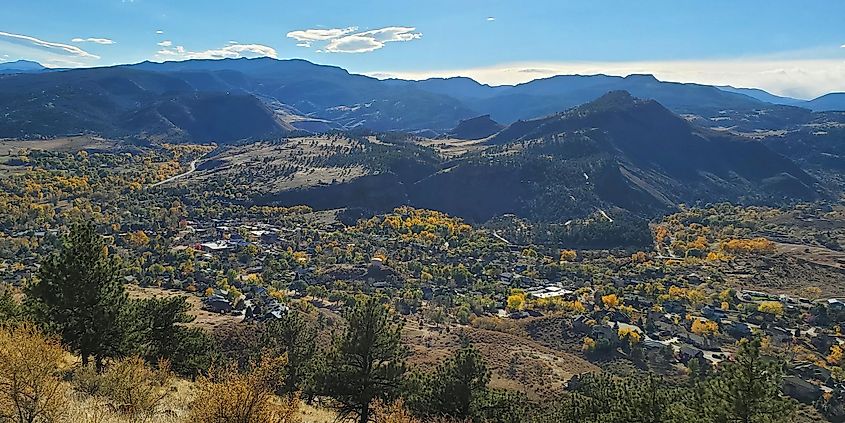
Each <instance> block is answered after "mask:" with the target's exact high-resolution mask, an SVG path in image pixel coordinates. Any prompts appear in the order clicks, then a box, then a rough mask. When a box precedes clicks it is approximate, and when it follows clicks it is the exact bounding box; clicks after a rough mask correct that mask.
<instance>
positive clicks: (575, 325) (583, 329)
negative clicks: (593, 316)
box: [572, 314, 591, 333]
mask: <svg viewBox="0 0 845 423" xmlns="http://www.w3.org/2000/svg"><path fill="white" fill-rule="evenodd" d="M589 321H590V318H589V317H587V316H585V315H583V314H579V315H577V316H575V317H573V318H572V330H573V331H575V333H589V332H590V330H591V326H590V325H589V324H588V323H587V322H589Z"/></svg>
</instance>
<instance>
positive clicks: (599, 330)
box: [590, 325, 619, 345]
mask: <svg viewBox="0 0 845 423" xmlns="http://www.w3.org/2000/svg"><path fill="white" fill-rule="evenodd" d="M590 337H591V338H593V339H595V340H596V341H598V340H605V341H608V342H609V343H610V344H611V345H613V344H616V343H617V342H619V330H618V329H616V327H615V326H606V325H595V326H593V330H592V332H591V334H590Z"/></svg>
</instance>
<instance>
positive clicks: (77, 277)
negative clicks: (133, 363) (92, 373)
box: [27, 224, 128, 370]
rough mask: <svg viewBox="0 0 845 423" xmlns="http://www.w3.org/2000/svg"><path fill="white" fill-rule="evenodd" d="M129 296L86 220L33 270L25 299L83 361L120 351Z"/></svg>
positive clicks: (100, 360)
mask: <svg viewBox="0 0 845 423" xmlns="http://www.w3.org/2000/svg"><path fill="white" fill-rule="evenodd" d="M127 301H128V298H127V295H126V291H125V290H124V288H123V285H122V283H121V282H120V281H119V279H118V273H117V266H116V263H115V260H114V259H113V258H112V257H110V256H109V254H108V247H107V246H106V245H105V243H104V242H103V239H102V237H101V236H100V235H98V234H97V232H96V231H95V230H94V227H93V225H91V224H75V225H73V226H72V227H71V229H70V233H69V234H68V235H66V236H65V237H63V239H62V245H61V248H60V249H59V250H58V251H57V252H55V253H54V254H53V255H52V256H50V257H49V258H48V259H47V260H46V261H45V262H44V263H42V265H41V268H40V269H39V271H38V280H37V281H36V282H35V283H34V284H33V285H31V286H30V287H29V288H28V292H27V302H28V305H29V306H30V308H31V310H32V311H33V314H34V315H35V316H36V318H37V319H38V320H39V321H40V322H42V323H43V324H44V325H45V326H47V327H48V328H49V329H51V330H55V331H56V332H57V333H59V334H60V335H61V337H62V341H63V342H64V343H65V344H66V345H68V346H69V347H70V348H71V349H72V350H73V351H75V352H77V353H79V355H80V356H81V357H82V363H83V364H84V365H87V364H88V362H89V359H90V358H91V357H94V360H95V362H96V365H97V368H98V369H99V370H102V368H103V359H105V358H108V357H114V356H116V355H118V354H119V353H120V350H121V347H122V345H123V337H124V335H125V328H126V326H127V325H126V313H125V310H126V309H125V307H126V304H127Z"/></svg>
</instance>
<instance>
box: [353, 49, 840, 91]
mask: <svg viewBox="0 0 845 423" xmlns="http://www.w3.org/2000/svg"><path fill="white" fill-rule="evenodd" d="M600 73H601V74H606V75H618V76H626V75H630V74H642V73H650V74H653V75H654V76H655V77H657V78H658V79H660V80H662V81H675V82H695V83H700V84H710V85H732V86H735V87H753V88H761V89H764V90H766V91H769V92H771V93H773V94H778V95H785V96H791V97H796V98H802V99H810V98H815V97H817V96H820V95H823V94H826V93H829V92H834V91H845V61H843V60H841V59H833V58H829V59H781V60H775V59H771V58H742V59H718V60H680V61H641V62H521V63H507V64H500V65H494V66H487V67H477V68H467V69H450V70H439V71H421V72H387V71H375V72H370V73H367V74H368V75H371V76H376V75H377V76H376V77H378V78H403V79H415V80H417V79H426V78H433V77H450V76H466V77H470V78H473V79H475V80H476V81H479V82H481V83H485V84H491V85H513V84H518V83H522V82H528V81H530V80H533V79H538V78H547V77H551V76H554V75H594V74H600Z"/></svg>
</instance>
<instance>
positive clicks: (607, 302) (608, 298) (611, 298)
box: [601, 294, 622, 309]
mask: <svg viewBox="0 0 845 423" xmlns="http://www.w3.org/2000/svg"><path fill="white" fill-rule="evenodd" d="M601 303H602V304H604V308H607V309H614V308H616V307H619V305H620V304H622V301H620V300H619V297H618V296H617V295H616V294H608V295H602V297H601Z"/></svg>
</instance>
